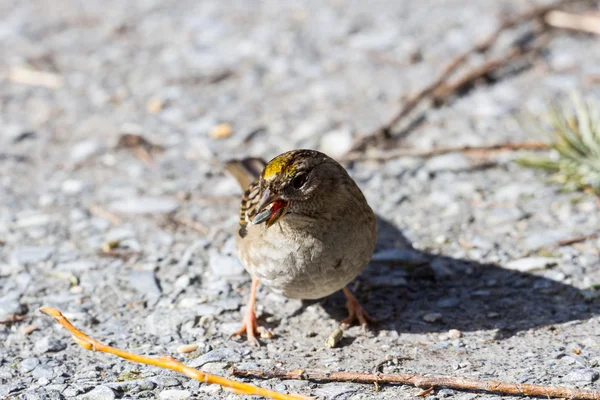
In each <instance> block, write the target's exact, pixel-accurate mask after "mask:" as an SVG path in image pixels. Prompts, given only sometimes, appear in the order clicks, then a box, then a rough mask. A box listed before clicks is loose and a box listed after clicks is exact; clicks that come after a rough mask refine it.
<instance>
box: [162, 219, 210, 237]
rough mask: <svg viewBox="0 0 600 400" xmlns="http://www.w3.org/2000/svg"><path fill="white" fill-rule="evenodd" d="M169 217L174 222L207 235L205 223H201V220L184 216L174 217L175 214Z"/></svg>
mask: <svg viewBox="0 0 600 400" xmlns="http://www.w3.org/2000/svg"><path fill="white" fill-rule="evenodd" d="M170 219H171V221H172V222H173V223H174V224H180V225H183V226H186V227H188V228H190V229H192V230H195V231H196V232H198V233H201V234H202V235H208V228H207V227H206V225H204V224H202V223H201V222H198V221H194V220H192V219H189V218H186V217H176V216H172V217H171V218H170Z"/></svg>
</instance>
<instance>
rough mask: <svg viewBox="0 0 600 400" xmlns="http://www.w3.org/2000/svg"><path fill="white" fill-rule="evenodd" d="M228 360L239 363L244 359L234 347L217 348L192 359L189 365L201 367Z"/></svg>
mask: <svg viewBox="0 0 600 400" xmlns="http://www.w3.org/2000/svg"><path fill="white" fill-rule="evenodd" d="M222 361H227V362H231V363H237V362H240V361H242V356H241V355H240V354H239V353H238V352H237V351H235V350H232V349H227V348H223V349H215V350H212V351H209V352H208V353H205V354H203V355H201V356H200V357H198V358H196V359H194V360H192V361H190V362H189V363H188V364H187V365H188V366H190V367H192V368H200V367H202V366H203V365H204V364H208V363H215V362H222Z"/></svg>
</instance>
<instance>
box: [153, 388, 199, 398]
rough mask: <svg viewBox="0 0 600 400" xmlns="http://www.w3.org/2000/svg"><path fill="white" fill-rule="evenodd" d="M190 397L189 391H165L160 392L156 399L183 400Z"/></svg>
mask: <svg viewBox="0 0 600 400" xmlns="http://www.w3.org/2000/svg"><path fill="white" fill-rule="evenodd" d="M191 395H192V394H191V393H190V391H189V390H176V389H167V390H163V391H162V392H160V393H159V394H158V398H159V399H161V400H185V399H187V398H189V397H190V396H191Z"/></svg>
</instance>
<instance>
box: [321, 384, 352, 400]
mask: <svg viewBox="0 0 600 400" xmlns="http://www.w3.org/2000/svg"><path fill="white" fill-rule="evenodd" d="M358 390H359V387H358V386H357V385H353V384H347V383H346V384H344V383H329V384H326V385H322V386H320V387H319V388H318V389H317V390H316V391H315V394H316V395H317V396H318V397H320V398H324V399H330V400H333V399H345V398H347V396H348V395H349V394H350V393H355V392H357V391H358Z"/></svg>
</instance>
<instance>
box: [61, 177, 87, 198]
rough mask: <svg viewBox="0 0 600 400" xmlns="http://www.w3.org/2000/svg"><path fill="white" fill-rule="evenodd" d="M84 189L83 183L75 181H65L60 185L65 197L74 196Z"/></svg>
mask: <svg viewBox="0 0 600 400" xmlns="http://www.w3.org/2000/svg"><path fill="white" fill-rule="evenodd" d="M84 187H85V183H83V182H82V181H79V180H77V179H67V180H66V181H64V182H63V183H62V185H61V189H62V191H63V193H64V194H66V195H75V194H79V193H81V191H82V190H83V188H84Z"/></svg>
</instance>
